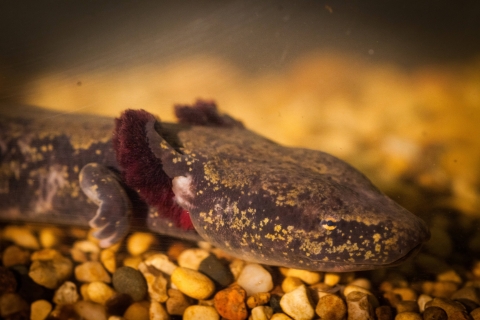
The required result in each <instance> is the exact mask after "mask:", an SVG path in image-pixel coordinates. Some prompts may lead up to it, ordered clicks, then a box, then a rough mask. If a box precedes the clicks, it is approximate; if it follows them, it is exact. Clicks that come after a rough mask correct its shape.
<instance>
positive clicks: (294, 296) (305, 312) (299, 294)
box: [280, 285, 315, 320]
mask: <svg viewBox="0 0 480 320" xmlns="http://www.w3.org/2000/svg"><path fill="white" fill-rule="evenodd" d="M280 306H281V307H282V310H283V312H285V313H286V314H287V315H289V316H290V317H292V318H293V319H296V320H304V319H305V320H309V319H312V318H313V317H314V315H315V313H314V310H313V307H312V305H311V303H310V297H309V296H308V292H307V288H306V287H305V285H302V286H300V287H298V288H296V289H295V290H293V291H290V292H288V293H285V295H283V297H282V298H281V299H280Z"/></svg>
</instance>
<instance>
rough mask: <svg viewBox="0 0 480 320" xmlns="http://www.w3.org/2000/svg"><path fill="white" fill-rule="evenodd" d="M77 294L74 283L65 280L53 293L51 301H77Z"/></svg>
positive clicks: (57, 302)
mask: <svg viewBox="0 0 480 320" xmlns="http://www.w3.org/2000/svg"><path fill="white" fill-rule="evenodd" d="M78 298H79V295H78V292H77V286H76V285H75V283H73V282H70V281H65V282H64V283H63V284H62V285H61V286H60V287H59V288H58V289H57V290H56V291H55V294H54V295H53V302H55V304H57V305H65V304H74V303H75V302H77V301H78Z"/></svg>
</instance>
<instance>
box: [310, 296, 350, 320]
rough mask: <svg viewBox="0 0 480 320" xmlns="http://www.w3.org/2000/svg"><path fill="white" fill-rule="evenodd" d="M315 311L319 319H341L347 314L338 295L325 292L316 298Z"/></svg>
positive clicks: (343, 303) (345, 307)
mask: <svg viewBox="0 0 480 320" xmlns="http://www.w3.org/2000/svg"><path fill="white" fill-rule="evenodd" d="M315 312H316V314H317V315H318V316H319V317H320V319H330V320H341V319H344V318H345V316H346V314H347V306H346V305H345V302H344V301H343V300H342V299H341V298H340V297H339V296H337V295H334V294H325V295H323V296H322V297H320V299H319V300H318V303H317V306H316V308H315Z"/></svg>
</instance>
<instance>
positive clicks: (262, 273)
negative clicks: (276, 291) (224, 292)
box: [237, 263, 273, 296]
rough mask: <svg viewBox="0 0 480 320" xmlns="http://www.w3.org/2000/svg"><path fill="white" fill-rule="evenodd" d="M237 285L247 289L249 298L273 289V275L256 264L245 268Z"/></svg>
mask: <svg viewBox="0 0 480 320" xmlns="http://www.w3.org/2000/svg"><path fill="white" fill-rule="evenodd" d="M237 283H238V285H239V286H241V287H242V288H243V289H245V291H246V292H247V295H248V296H251V295H253V294H255V293H260V292H269V291H270V290H272V289H273V281H272V275H271V274H270V273H269V272H268V271H267V270H265V268H263V267H262V266H261V265H259V264H256V263H252V264H248V265H246V266H245V268H243V270H242V272H241V273H240V275H239V276H238V279H237Z"/></svg>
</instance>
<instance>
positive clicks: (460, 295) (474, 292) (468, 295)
mask: <svg viewBox="0 0 480 320" xmlns="http://www.w3.org/2000/svg"><path fill="white" fill-rule="evenodd" d="M450 298H451V299H452V300H460V299H466V300H470V301H473V302H475V303H476V304H478V305H480V288H476V287H473V286H467V287H463V288H462V289H460V290H458V291H456V292H455V293H454V294H452V296H451V297H450Z"/></svg>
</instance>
